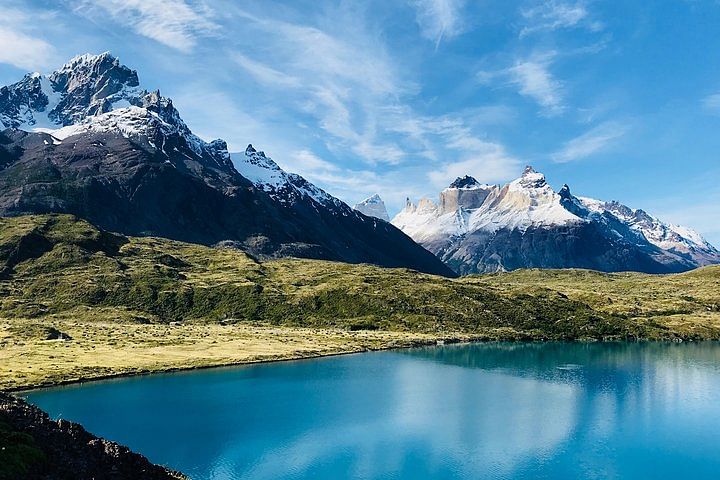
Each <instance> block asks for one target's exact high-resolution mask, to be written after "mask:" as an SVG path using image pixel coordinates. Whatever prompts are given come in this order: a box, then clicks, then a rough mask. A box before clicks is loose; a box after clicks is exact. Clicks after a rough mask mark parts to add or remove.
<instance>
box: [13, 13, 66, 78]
mask: <svg viewBox="0 0 720 480" xmlns="http://www.w3.org/2000/svg"><path fill="white" fill-rule="evenodd" d="M49 17H51V15H50V16H49V15H48V14H47V13H45V14H41V15H39V16H38V15H37V14H34V13H31V12H25V11H23V10H21V9H19V8H3V10H2V14H0V63H7V64H10V65H13V66H15V67H17V68H22V69H25V70H40V69H44V68H47V67H48V66H50V65H52V64H53V62H54V61H55V60H56V59H57V52H56V50H55V47H54V46H53V45H51V44H50V43H48V42H46V41H45V40H43V39H42V38H40V37H39V36H38V34H37V32H35V27H36V26H37V22H38V21H46V20H51V18H49Z"/></svg>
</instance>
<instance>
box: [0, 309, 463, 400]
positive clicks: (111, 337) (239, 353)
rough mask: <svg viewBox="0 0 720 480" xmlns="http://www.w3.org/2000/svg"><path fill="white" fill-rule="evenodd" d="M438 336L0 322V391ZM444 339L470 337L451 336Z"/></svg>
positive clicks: (414, 342) (389, 344)
mask: <svg viewBox="0 0 720 480" xmlns="http://www.w3.org/2000/svg"><path fill="white" fill-rule="evenodd" d="M108 313H109V312H105V315H107V314H108ZM120 315H122V313H121V314H120ZM48 327H53V328H56V329H57V330H59V331H61V332H63V333H65V334H68V335H70V336H71V337H72V340H68V341H66V340H46V335H47V329H48ZM439 338H449V337H448V336H440V335H429V334H420V333H417V334H415V333H403V332H384V331H358V332H350V331H344V330H338V329H319V328H290V327H274V326H259V325H247V324H235V325H227V326H224V325H217V324H180V325H167V324H138V323H130V322H127V321H107V320H98V321H96V322H89V321H75V320H70V319H57V318H55V319H42V320H36V319H12V320H10V319H0V390H17V389H22V388H30V387H36V386H42V385H53V384H60V383H66V382H77V381H84V380H92V379H99V378H104V377H108V376H116V375H129V374H139V373H149V372H161V371H169V370H174V369H189V368H200V367H212V366H221V365H234V364H241V363H252V362H263V361H274V360H285V359H299V358H308V357H316V356H322V355H333V354H341V353H351V352H361V351H366V350H379V349H387V348H397V347H408V346H412V345H420V344H428V343H433V342H435V341H436V340H437V339H439ZM452 339H453V340H470V339H472V337H471V336H469V335H456V336H452Z"/></svg>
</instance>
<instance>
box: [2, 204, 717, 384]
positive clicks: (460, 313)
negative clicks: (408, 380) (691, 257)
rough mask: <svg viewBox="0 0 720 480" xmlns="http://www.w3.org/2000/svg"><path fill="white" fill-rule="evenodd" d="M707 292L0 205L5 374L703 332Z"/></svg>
mask: <svg viewBox="0 0 720 480" xmlns="http://www.w3.org/2000/svg"><path fill="white" fill-rule="evenodd" d="M719 292H720V268H718V267H713V268H705V269H701V270H697V271H694V272H690V273H686V274H681V275H671V276H651V275H642V274H601V273H597V272H589V271H577V270H567V271H534V270H528V271H519V272H513V273H508V274H497V275H484V276H473V277H466V278H462V279H455V280H453V279H447V278H442V277H436V276H432V275H426V274H419V273H417V272H413V271H409V270H405V269H384V268H379V267H375V266H369V265H350V264H342V263H334V262H327V261H317V260H299V259H282V260H271V261H266V262H258V261H256V260H254V259H252V258H250V257H249V256H247V255H246V254H244V253H242V252H240V251H237V250H233V249H214V248H209V247H204V246H199V245H194V244H187V243H181V242H175V241H170V240H165V239H160V238H134V237H125V236H121V235H116V234H111V233H107V232H102V231H100V230H99V229H97V228H95V227H93V226H92V225H90V224H88V223H87V222H85V221H82V220H78V219H76V218H74V217H71V216H64V215H46V216H26V217H18V218H2V219H0V373H4V374H6V375H7V377H8V380H6V382H5V383H4V384H3V385H0V388H2V387H3V386H4V387H11V388H16V387H19V386H23V385H34V384H38V383H44V382H46V381H49V382H60V381H65V380H73V379H78V378H90V377H97V376H102V375H112V374H116V373H128V372H135V371H152V370H157V369H165V368H182V367H186V366H205V365H218V364H227V363H237V362H240V361H252V360H262V359H268V358H286V357H301V356H308V355H312V354H326V353H338V352H342V351H357V350H362V349H366V348H386V347H388V346H393V345H400V346H402V345H407V344H413V343H415V342H425V343H427V342H429V341H434V339H436V338H457V339H509V340H523V339H533V340H541V339H542V340H618V339H675V338H684V339H718V338H720V293H719ZM67 337H70V338H67ZM243 342H244V343H243ZM273 342H274V343H273ZM293 342H296V343H295V346H294V347H292V348H291V346H292V345H293ZM270 344H273V345H276V346H277V348H276V349H275V350H273V349H272V348H269V347H268V348H266V347H267V345H270ZM201 345H204V347H202V348H200V346H201ZM251 345H252V348H251V347H250V346H251ZM143 349H145V350H143ZM163 349H165V350H163ZM241 351H242V352H243V354H242V355H240V353H239V352H241ZM98 352H103V353H102V355H101V354H100V353H98ZM129 352H132V355H131V356H129V355H128V354H129ZM253 352H254V353H253ZM163 355H165V356H163ZM101 357H102V361H101ZM113 359H115V360H113ZM13 362H14V364H13ZM116 365H119V366H118V367H117V368H116ZM120 366H121V367H120ZM13 367H15V368H13Z"/></svg>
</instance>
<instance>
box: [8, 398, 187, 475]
mask: <svg viewBox="0 0 720 480" xmlns="http://www.w3.org/2000/svg"><path fill="white" fill-rule="evenodd" d="M185 478H186V477H185V476H184V475H182V474H181V473H179V472H174V471H171V470H168V469H166V468H164V467H161V466H158V465H154V464H152V463H150V461H148V459H147V458H145V457H143V456H142V455H140V454H137V453H134V452H132V451H130V449H128V448H127V447H124V446H122V445H118V444H117V443H115V442H111V441H108V440H104V439H102V438H98V437H96V436H95V435H93V434H91V433H89V432H87V431H86V430H85V429H84V428H83V427H82V426H81V425H78V424H77V423H73V422H69V421H67V420H57V421H55V420H52V419H51V418H50V417H48V415H47V414H46V413H45V412H43V411H42V410H40V409H39V408H37V407H35V406H32V405H29V404H28V403H27V402H25V401H24V400H22V399H19V398H16V397H13V396H11V395H9V394H6V393H3V392H0V479H1V480H15V479H17V480H20V479H23V480H41V479H42V480H51V479H52V480H65V479H68V480H70V479H72V480H86V479H87V480H91V479H94V480H100V479H108V480H124V479H128V480H130V479H132V480H136V479H144V480H156V479H157V480H161V479H162V480H168V479H185Z"/></svg>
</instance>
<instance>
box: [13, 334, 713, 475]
mask: <svg viewBox="0 0 720 480" xmlns="http://www.w3.org/2000/svg"><path fill="white" fill-rule="evenodd" d="M27 398H28V399H29V401H30V402H32V403H34V404H37V405H38V406H40V407H41V408H43V409H45V410H46V411H48V412H49V413H50V415H51V416H53V417H62V418H65V419H69V420H73V421H77V422H80V423H82V424H83V425H84V426H85V427H86V428H87V429H88V430H89V431H91V432H93V433H95V434H97V435H100V436H103V437H106V438H109V439H112V440H115V441H117V442H120V443H122V444H125V445H128V446H129V447H131V448H132V449H133V450H136V451H138V452H140V453H143V454H144V455H146V456H147V457H148V458H149V459H150V460H151V461H153V462H155V463H162V464H165V465H168V466H170V467H173V468H175V469H178V470H181V471H183V472H185V473H187V474H189V475H190V476H191V478H193V479H211V478H212V479H343V478H359V479H380V478H382V479H413V480H415V479H423V478H433V479H436V478H437V479H442V478H459V479H485V478H493V479H496V478H499V479H510V478H520V479H530V478H533V479H534V478H548V479H556V478H589V479H593V478H598V479H600V478H602V479H605V478H623V479H636V478H652V479H663V478H672V479H679V478H720V345H719V344H715V343H700V344H679V345H678V344H657V343H646V344H627V343H615V344H562V343H550V344H506V343H489V344H474V345H459V346H445V347H437V348H423V349H412V350H404V351H391V352H376V353H366V354H358V355H349V356H340V357H330V358H322V359H316V360H303V361H297V362H283V363H274V364H265V365H254V366H246V367H235V368H224V369H213V370H202V371H195V372H190V373H174V374H162V375H150V376H143V377H135V378H125V379H118V380H112V381H104V382H97V383H89V384H84V385H77V386H69V387H63V388H56V389H50V390H43V391H37V392H32V393H29V394H27Z"/></svg>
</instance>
